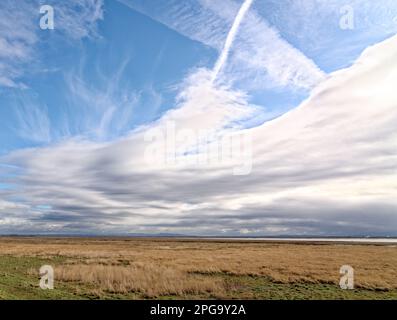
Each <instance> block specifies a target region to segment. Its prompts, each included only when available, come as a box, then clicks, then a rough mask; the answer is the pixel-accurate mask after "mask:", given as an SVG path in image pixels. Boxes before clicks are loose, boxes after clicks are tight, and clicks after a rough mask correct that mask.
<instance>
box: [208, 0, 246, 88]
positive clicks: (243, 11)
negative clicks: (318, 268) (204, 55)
mask: <svg viewBox="0 0 397 320" xmlns="http://www.w3.org/2000/svg"><path fill="white" fill-rule="evenodd" d="M253 2H254V0H245V2H244V3H243V5H242V6H241V8H240V10H239V12H238V13H237V16H236V18H235V19H234V22H233V26H232V28H231V29H230V31H229V34H228V35H227V38H226V42H225V46H224V47H223V50H222V53H221V55H220V56H219V58H218V60H217V62H216V64H215V67H214V70H213V72H212V82H214V81H215V80H216V78H217V77H218V74H219V72H220V71H221V70H222V68H223V66H224V65H225V63H226V61H227V58H228V57H229V53H230V49H231V47H232V45H233V42H234V39H235V38H236V35H237V32H238V28H239V27H240V24H241V22H242V21H243V19H244V16H245V14H246V13H247V12H248V10H249V9H250V7H251V5H252V3H253Z"/></svg>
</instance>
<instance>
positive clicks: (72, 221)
mask: <svg viewBox="0 0 397 320" xmlns="http://www.w3.org/2000/svg"><path fill="white" fill-rule="evenodd" d="M396 54H397V37H393V38H391V39H389V40H387V41H385V42H383V43H380V44H378V45H376V46H374V47H372V48H369V49H367V50H366V51H365V52H364V53H363V55H362V57H361V58H360V59H359V60H358V61H357V62H356V63H355V64H354V65H353V66H352V67H351V68H349V69H346V70H341V71H338V72H336V73H334V74H332V75H330V78H329V79H328V80H326V81H325V82H324V83H323V84H322V85H321V86H319V87H318V88H316V89H315V90H314V92H313V93H312V95H311V97H310V98H309V99H308V100H307V101H305V102H304V103H303V104H302V105H301V106H299V107H298V108H297V109H295V110H293V111H291V112H289V113H287V114H285V115H284V116H282V117H280V118H278V119H276V120H273V121H270V122H267V123H265V124H264V125H262V126H259V127H256V128H253V129H250V130H249V131H250V132H251V134H252V137H253V170H252V173H251V174H250V175H247V176H234V175H233V172H232V170H231V168H230V166H225V165H222V164H219V163H218V164H217V163H215V164H197V163H195V164H192V165H187V166H182V167H181V166H174V167H173V166H166V165H163V164H162V163H157V164H156V163H151V164H148V163H147V162H145V159H144V155H145V150H146V148H147V146H148V144H147V142H146V143H145V141H144V135H145V133H146V132H147V130H151V129H153V128H156V127H157V128H162V127H163V126H164V124H165V123H166V122H167V121H170V120H175V121H176V123H177V124H178V123H179V124H180V125H181V126H184V125H186V126H188V127H190V126H193V128H197V129H199V128H201V127H202V126H204V127H206V126H208V127H209V128H213V129H216V130H218V131H219V132H222V131H223V130H226V129H225V128H227V124H228V123H230V122H232V123H234V122H236V121H237V120H239V119H247V118H248V119H249V117H250V116H252V115H255V108H254V109H252V106H250V105H249V104H248V103H247V102H245V99H244V95H242V94H241V93H238V92H233V91H230V90H228V89H226V88H214V87H211V86H209V85H208V82H207V81H206V79H208V75H207V74H206V73H205V72H204V71H200V72H198V73H197V74H195V75H193V76H192V77H191V78H190V79H191V81H190V82H189V81H188V82H187V85H186V86H185V87H184V91H183V92H184V94H183V95H182V100H181V103H180V105H179V107H178V109H176V110H172V111H170V112H168V113H167V114H166V115H165V116H164V118H162V119H161V120H159V121H158V122H156V123H154V124H152V125H151V126H147V127H143V128H140V129H138V130H135V131H134V132H132V133H131V134H130V135H128V136H127V137H124V138H123V139H120V140H119V141H116V142H113V143H92V142H84V141H78V140H74V141H69V142H65V143H64V144H60V145H58V146H53V147H48V148H41V149H32V150H23V151H18V152H15V153H12V154H10V155H8V156H7V157H3V159H2V162H6V163H10V164H13V165H14V166H17V167H18V168H20V171H19V173H18V174H17V175H16V176H15V178H13V179H12V180H13V181H11V182H12V183H14V184H17V185H18V188H17V189H15V190H6V191H0V194H2V198H4V199H6V201H10V199H9V198H10V197H11V195H12V196H13V197H16V196H17V197H18V198H19V199H23V200H20V201H19V204H23V205H27V206H29V207H30V209H29V212H30V211H32V212H33V216H34V219H33V218H30V217H29V212H27V211H25V212H26V215H25V217H26V220H27V221H29V224H28V227H26V228H27V229H29V230H46V227H47V226H50V225H51V226H53V225H54V224H56V225H57V226H58V229H51V230H53V231H54V230H55V231H57V232H83V233H87V232H90V231H93V232H101V231H106V232H115V231H117V232H147V231H159V230H168V231H172V232H182V233H192V234H200V233H201V234H213V233H221V232H222V230H223V231H225V230H226V232H227V234H239V233H240V231H241V230H243V231H244V232H247V231H248V232H252V233H251V234H260V233H265V234H274V233H280V232H281V233H289V234H337V235H346V234H350V235H357V234H360V235H363V234H367V233H370V234H373V235H387V234H394V235H396V234H395V230H396V229H397V215H396V212H397V200H396V199H397V194H396V190H397V184H396V181H397V176H396V168H397V148H396V147H397V134H396V130H395V128H396V123H397V105H396V101H397V96H396V91H395V88H394V87H395V85H394V84H395V83H396V82H397V65H396V64H395V56H396ZM202 72H204V73H202ZM203 79H204V80H203ZM197 81H199V82H198V83H197ZM229 130H232V131H235V132H240V128H239V127H238V126H236V127H232V129H227V130H226V131H229ZM196 156H199V155H196ZM188 157H195V155H192V154H190V155H188ZM2 170H3V171H4V170H5V169H4V168H3V169H2ZM7 170H10V169H7ZM40 205H45V206H50V207H51V209H49V210H44V211H43V210H42V211H40V210H38V209H37V206H40ZM2 211H3V213H2V214H3V216H5V217H7V215H10V210H6V211H4V210H2ZM11 212H12V210H11ZM1 228H3V227H0V229H1ZM1 230H5V229H4V228H3V229H1Z"/></svg>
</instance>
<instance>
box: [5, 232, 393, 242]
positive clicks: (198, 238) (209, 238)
mask: <svg viewBox="0 0 397 320" xmlns="http://www.w3.org/2000/svg"><path fill="white" fill-rule="evenodd" d="M7 238H14V239H15V238H58V239H62V238H64V239H73V238H74V239H109V240H111V239H114V240H123V239H126V240H154V241H156V240H157V241H161V240H165V241H166V240H175V241H178V240H179V241H220V242H227V241H230V242H273V243H274V242H277V243H350V244H396V245H397V237H335V236H330V237H314V236H311V237H298V236H285V237H218V236H184V235H66V234H64V235H62V234H51V235H42V234H36V235H34V234H33V235H0V240H1V239H7Z"/></svg>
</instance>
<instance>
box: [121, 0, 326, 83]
mask: <svg viewBox="0 0 397 320" xmlns="http://www.w3.org/2000/svg"><path fill="white" fill-rule="evenodd" d="M119 1H120V2H122V3H124V4H125V5H127V6H129V7H131V8H132V9H134V10H137V11H139V12H141V13H143V14H145V15H148V16H150V17H151V18H153V19H155V20H157V21H159V22H160V23H163V24H164V25H166V26H167V27H169V28H171V29H173V30H175V31H177V32H179V33H181V34H182V35H184V36H186V37H188V38H190V39H192V40H195V41H199V42H201V43H203V44H205V45H207V46H210V47H212V48H214V49H216V50H218V51H219V52H220V51H221V50H222V48H223V46H224V42H225V37H226V35H227V34H228V32H229V30H230V27H231V26H232V24H233V21H234V19H235V17H236V15H237V12H238V10H239V8H240V4H239V3H237V2H235V1H232V0H226V1H210V0H199V1H193V0H189V1H177V0H172V1H167V3H158V1H148V0H137V1H131V0H119ZM224 72H225V73H226V75H225V77H223V80H224V81H229V82H230V81H231V80H234V81H237V80H238V81H239V82H240V83H245V85H246V86H255V87H256V88H272V87H275V86H276V87H280V86H281V87H284V86H291V87H293V88H298V89H304V90H307V89H310V88H312V87H313V86H315V85H317V84H318V83H319V82H321V81H322V80H323V79H324V77H325V75H324V73H323V72H322V71H321V70H320V69H319V68H318V67H317V66H316V64H315V63H314V62H313V61H312V60H310V59H309V58H307V57H306V56H305V55H304V54H302V52H300V51H299V50H297V49H296V48H294V47H293V46H292V45H290V44H289V43H287V42H286V41H285V40H283V39H282V38H281V37H280V35H279V33H278V31H277V30H275V29H274V28H272V27H270V26H269V24H268V23H267V22H266V21H265V20H264V19H263V18H262V17H261V16H259V15H258V14H257V13H256V12H255V10H253V9H252V10H250V12H249V13H247V16H246V18H245V19H244V22H243V23H242V25H241V28H240V30H239V34H238V36H237V38H236V41H235V42H234V45H233V48H232V50H231V56H230V61H229V66H228V68H226V70H224Z"/></svg>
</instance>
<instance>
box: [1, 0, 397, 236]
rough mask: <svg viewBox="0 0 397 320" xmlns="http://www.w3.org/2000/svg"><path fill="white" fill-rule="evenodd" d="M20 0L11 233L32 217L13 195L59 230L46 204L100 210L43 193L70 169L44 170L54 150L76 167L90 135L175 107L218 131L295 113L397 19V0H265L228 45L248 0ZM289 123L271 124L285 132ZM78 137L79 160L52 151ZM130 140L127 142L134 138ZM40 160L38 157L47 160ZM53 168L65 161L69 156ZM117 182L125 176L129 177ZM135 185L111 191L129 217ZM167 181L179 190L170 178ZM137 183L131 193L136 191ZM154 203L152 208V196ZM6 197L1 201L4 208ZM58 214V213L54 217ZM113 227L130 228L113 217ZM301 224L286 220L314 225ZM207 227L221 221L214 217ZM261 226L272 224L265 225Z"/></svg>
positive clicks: (14, 33)
mask: <svg viewBox="0 0 397 320" xmlns="http://www.w3.org/2000/svg"><path fill="white" fill-rule="evenodd" d="M17 2H18V4H16V1H12V0H5V1H2V2H1V4H0V15H1V16H2V22H1V23H0V156H1V157H2V159H0V160H2V161H1V163H2V164H1V168H2V169H1V168H0V176H1V177H2V178H3V180H4V181H3V182H0V199H2V200H3V201H4V203H6V204H7V205H5V204H4V206H3V207H4V208H6V209H4V212H5V213H4V214H5V217H4V221H5V222H4V223H3V225H4V226H5V227H4V228H5V230H6V231H7V232H8V231H10V230H11V231H13V230H14V229H15V228H16V229H18V230H19V227H16V226H15V224H12V223H11V224H8V222H7V221H9V220H7V219H11V220H10V221H13V220H12V219H14V218H8V217H7V215H8V214H10V215H11V216H12V215H13V214H14V213H12V214H11V213H9V212H10V211H9V209H7V208H9V207H10V206H11V207H17V208H19V207H21V208H22V209H18V210H21V212H23V213H18V214H17V213H15V215H16V216H18V218H15V219H17V220H15V221H19V220H18V219H22V220H23V219H28V221H29V225H31V227H29V228H31V230H39V231H40V232H49V229H50V227H43V230H41V229H40V228H39V227H37V226H36V224H35V221H36V220H35V219H40V217H44V218H43V221H46V223H49V222H48V221H52V220H57V221H58V220H59V221H61V222H59V225H57V226H58V227H60V226H61V225H62V226H64V225H65V224H67V222H70V216H75V217H77V216H78V217H79V218H76V223H77V222H78V221H80V220H79V219H82V220H85V219H88V220H87V221H91V220H90V218H89V217H90V214H91V211H90V213H89V214H88V213H87V215H84V212H86V211H87V210H86V209H84V208H82V207H80V204H77V203H80V202H81V201H80V200H78V199H76V198H75V196H72V195H68V196H67V197H70V199H69V201H68V203H69V204H70V203H71V202H76V204H75V205H73V206H72V205H71V207H70V208H66V207H65V206H64V205H60V204H59V203H58V200H59V199H58V200H55V199H54V200H53V201H52V200H51V199H52V195H50V196H49V198H48V200H47V201H43V200H42V199H43V198H45V196H44V195H45V194H46V195H48V193H51V192H49V190H50V189H51V188H52V187H53V186H54V185H53V184H54V182H55V180H57V178H56V177H55V176H54V177H51V176H50V175H47V173H45V172H44V171H45V170H46V167H45V166H44V163H47V161H54V162H55V163H57V161H60V162H59V163H60V164H61V165H63V166H65V167H67V169H69V166H70V168H74V167H73V164H72V163H74V161H78V159H79V156H80V155H79V153H78V152H79V150H84V149H85V147H84V146H86V149H87V150H98V149H101V148H111V149H112V148H116V147H115V146H117V145H120V144H122V143H124V141H126V140H128V139H132V140H134V139H137V138H136V137H135V136H134V132H137V130H138V131H139V130H142V128H148V127H152V126H156V125H157V124H158V123H161V121H163V119H177V121H181V122H183V123H184V126H186V127H191V124H194V125H198V124H197V123H196V122H198V121H202V123H203V124H202V125H200V128H202V127H209V128H210V129H211V130H212V129H214V130H218V129H222V130H223V129H225V128H235V126H238V129H239V130H244V129H254V130H255V129H258V128H260V127H261V126H263V125H265V124H266V123H270V125H271V126H272V125H273V123H274V119H276V118H278V117H280V116H282V115H287V116H288V115H289V114H290V111H292V110H294V109H295V108H297V107H299V106H300V105H301V104H302V103H303V102H304V101H306V99H308V98H309V100H310V99H314V100H315V99H316V97H314V98H313V96H315V95H316V94H317V93H318V92H317V91H318V89H317V88H318V87H319V86H320V87H321V85H322V84H323V83H324V82H327V81H332V79H333V78H334V73H335V72H338V71H339V72H343V70H344V69H350V68H352V66H354V64H355V62H356V60H357V59H358V58H359V57H360V56H361V55H362V53H363V52H364V51H365V50H366V49H367V48H370V47H371V46H373V45H375V44H379V43H381V42H382V41H385V40H386V39H389V38H391V37H393V36H394V35H395V34H396V32H397V4H396V2H395V1H393V0H382V1H376V2H374V1H364V0H343V1H342V0H332V1H320V0H304V1H303V0H294V1H293V0H284V1H279V0H254V1H253V2H252V4H250V6H249V9H248V11H247V12H246V13H245V14H244V16H243V19H242V21H241V24H239V25H238V28H237V29H236V31H237V32H236V34H234V35H233V41H232V43H231V44H232V45H231V46H230V48H228V49H227V50H225V48H224V46H225V42H226V39H227V37H228V34H229V36H230V30H231V29H232V26H233V23H235V22H236V16H237V14H238V12H239V10H241V6H242V4H243V1H237V0H216V1H215V0H212V1H210V0H186V1H179V0H167V1H166V0H162V1H159V0H103V1H102V0H72V1H67V2H64V1H57V0H46V1H44V0H40V1H39V0H34V1H25V0H18V1H17ZM43 4H49V5H51V6H52V7H53V8H54V12H55V16H54V17H55V29H54V30H41V29H40V26H39V21H40V18H41V16H42V15H41V14H40V12H39V9H40V6H41V5H43ZM346 10H347V11H346ZM350 10H351V11H350ZM348 13H349V14H352V15H351V16H349V18H352V19H353V22H352V23H353V25H352V26H353V27H352V29H343V28H341V26H340V23H341V19H344V17H346V14H348ZM226 51H227V52H226ZM225 53H227V59H226V60H225V61H224V63H223V65H222V68H221V70H220V73H219V75H218V76H217V77H216V81H215V83H207V82H206V81H207V80H206V77H207V74H208V73H210V72H211V70H213V68H214V66H215V64H216V63H217V61H219V59H220V57H221V56H222V54H225ZM341 70H342V71H341ZM330 78H331V80H328V79H330ZM203 79H204V80H203ZM203 83H204V84H203ZM316 90H317V91H316ZM324 90H325V89H324ZM363 90H365V89H364V85H363ZM225 101H226V102H225ZM207 103H208V104H209V105H211V104H212V103H215V104H216V103H219V105H220V106H219V111H218V109H216V111H214V113H213V114H212V112H211V109H210V108H209V109H207V108H205V105H206V104H207ZM229 103H231V104H232V106H231V107H230V106H229V105H228V104H229ZM309 103H310V102H309ZM202 105H203V106H202ZM196 106H197V107H196ZM196 113H197V114H205V115H206V116H208V118H203V119H202V120H198V119H201V118H195V119H193V118H192V115H193V114H196ZM210 114H212V116H211V117H210ZM225 119H228V121H229V123H228V124H225ZM282 119H283V118H282ZM324 121H327V120H324ZM329 121H331V120H329ZM217 126H219V128H218V129H217ZM277 132H278V131H273V132H272V133H270V135H273V134H274V135H280V133H277ZM62 148H65V149H62ZM68 148H71V149H72V150H73V151H71V152H73V153H74V154H75V158H74V159H70V160H68V161H70V163H69V162H68V161H67V160H64V161H62V159H61V158H59V156H58V155H57V156H55V155H54V156H50V155H48V154H50V153H51V152H52V151H53V150H58V151H59V150H63V151H62V152H65V150H68ZM74 148H75V149H74ZM128 148H130V149H133V150H138V149H139V148H140V147H139V146H137V144H136V143H134V142H133V141H131V142H130V144H129V147H128ZM115 150H119V149H117V148H116V149H115ZM85 151H86V150H84V152H85ZM29 152H33V154H34V155H37V156H38V157H39V158H40V159H41V157H45V156H46V155H48V157H49V158H48V159H47V158H45V159H41V160H40V159H36V160H35V162H34V163H26V161H27V159H28V158H29V159H30V158H31V157H32V155H31V154H28V153H29ZM54 152H55V151H54ZM62 152H61V153H62ZM109 152H111V151H109ZM117 152H119V153H124V150H123V151H120V150H119V151H117ZM131 152H132V151H131ZM134 152H136V151H134ZM275 154H277V152H275ZM21 155H22V158H23V159H22V158H20V157H21ZM81 156H82V155H81ZM102 156H103V157H104V158H102ZM280 156H281V155H280ZM82 157H83V156H82ZM87 157H89V158H90V159H91V160H90V161H89V162H90V165H92V166H94V167H95V169H94V168H91V169H92V170H93V171H97V172H98V174H101V173H104V174H105V173H106V170H107V169H108V167H107V165H109V166H110V164H108V162H110V161H111V160H109V157H111V154H107V155H106V156H104V155H98V154H97V155H90V156H88V155H87ZM134 157H135V156H132V155H131V156H126V158H125V159H123V160H120V161H119V162H117V161H116V160H115V161H116V162H117V163H115V164H112V166H117V167H118V168H119V167H120V166H123V165H126V163H129V164H130V165H131V166H134V164H135V163H139V161H136V162H134V161H135V160H136V159H135V158H134ZM132 159H135V160H134V161H133V160H132ZM32 161H33V160H32ZM40 161H42V162H41V163H40V164H38V162H40ZM106 161H107V162H106ZM105 162H106V163H105ZM254 162H255V159H254ZM103 163H105V164H103ZM35 165H38V167H37V168H33V167H34V166H35ZM10 168H12V170H11V169H10ZM39 168H42V169H40V170H42V171H41V174H42V175H45V176H46V179H48V181H47V182H46V183H47V184H48V185H43V187H42V188H43V189H42V190H41V191H40V192H42V194H41V196H40V197H37V198H35V194H36V192H38V191H37V190H33V189H32V190H30V189H29V186H28V185H29V184H30V183H33V182H32V181H35V179H36V178H37V177H36V178H33V177H32V176H29V174H33V173H36V172H37V170H39ZM43 170H44V171H43ZM53 170H55V171H56V169H55V168H53ZM148 170H149V169H148ZM66 171H67V170H66ZM32 172H33V173H32ZM49 172H52V171H51V170H49ZM75 174H76V173H75V172H72V173H70V176H64V177H63V178H64V179H65V180H67V181H69V180H70V181H71V180H73V179H74V178H75V176H74V175H75ZM105 175H106V174H105ZM115 176H117V177H118V179H121V180H123V179H126V180H128V178H127V177H128V176H129V175H128V174H127V173H126V172H124V173H118V174H117V175H115ZM10 177H11V178H10ZM15 177H16V178H15ZM39 180H40V179H39ZM291 180H294V178H291ZM98 183H99V182H98ZM113 183H116V184H117V183H118V182H117V180H115V181H113ZM241 183H243V182H241ZM246 183H248V184H249V183H250V182H246ZM197 184H199V182H197ZM127 185H128V187H127V186H126V190H118V191H114V190H113V191H112V192H110V191H109V194H107V195H106V196H105V197H106V199H107V200H106V201H107V202H109V203H110V202H113V201H119V203H118V204H117V205H116V204H114V206H115V207H118V206H121V207H122V208H123V209H119V211H117V210H116V209H115V210H110V209H109V208H108V209H109V210H110V211H112V214H114V219H115V221H118V220H120V219H121V220H122V218H121V217H124V216H128V212H129V210H132V209H131V205H130V204H129V203H127V202H124V200H121V199H118V198H120V197H122V195H123V194H125V193H126V192H127V190H130V189H129V188H130V186H129V184H128V183H127ZM69 187H70V188H71V190H73V192H77V193H78V190H80V189H81V188H83V189H84V190H85V191H87V190H88V189H90V188H91V187H88V186H87V189H85V188H84V184H81V182H79V183H77V185H76V186H75V187H73V186H69ZM59 188H61V187H59ZM352 188H353V187H352ZM160 189H161V188H160ZM353 189H354V188H353ZM354 190H355V189H354ZM58 191H59V190H58ZM91 191H92V190H90V192H91ZM92 192H94V191H92ZM128 192H130V191H128ZM153 192H156V191H153ZM161 192H165V191H164V190H163V189H161ZM280 192H281V191H280ZM357 192H358V191H357ZM357 192H356V191H354V192H352V193H357ZM360 192H361V191H360ZM362 192H364V191H362ZM94 193H97V194H101V196H102V195H103V196H104V194H105V193H106V192H105V191H104V190H95V192H94ZM215 193H216V192H215ZM51 194H52V193H51ZM134 196H136V195H135V194H134V195H131V197H132V198H133V197H134ZM213 196H216V195H215V194H214V195H213ZM65 197H66V196H65ZM113 197H114V198H113ZM170 197H171V196H169V197H166V199H168V200H167V201H170V203H169V206H170V210H174V209H175V207H174V206H177V207H178V205H177V204H179V205H180V206H182V207H183V206H184V205H186V206H187V207H189V206H193V207H194V206H195V205H197V206H198V207H199V204H197V203H196V204H193V203H188V204H186V203H185V204H184V205H183V204H181V203H183V202H184V201H183V199H173V200H172V201H171V200H170ZM181 197H182V195H181ZM116 198H117V199H118V200H117V199H116ZM171 198H172V197H171ZM87 201H88V200H87ZM159 201H160V200H159ZM164 201H165V202H167V201H166V200H165V199H162V200H161V201H160V202H161V203H162V204H161V205H160V204H159V203H157V204H156V205H157V206H163V205H164V206H165V207H167V205H165V204H164V203H163V202H164ZM200 201H201V202H202V203H206V202H205V201H204V199H201V200H197V202H200ZM149 202H150V201H149ZM144 203H145V202H144ZM171 203H172V205H171ZM11 204H12V205H11ZM141 205H142V206H143V207H145V206H149V203H146V204H141ZM350 205H351V203H349V205H348V207H349V208H351V207H350ZM214 206H215V207H217V206H216V205H215V204H212V205H211V208H215V207H214ZM371 206H372V204H371ZM1 208H2V205H1V203H0V211H1V210H2V209H1ZM76 208H80V209H79V210H77V209H76ZM172 208H174V209H172ZM178 208H179V209H180V210H181V207H178ZM108 209H106V210H108ZM217 209H219V208H217ZM13 210H14V209H13ZM13 210H11V211H13ZM18 210H16V211H18ZM75 210H77V211H79V212H75ZM97 210H98V211H99V212H101V213H98V214H99V215H101V214H105V213H104V212H105V211H106V210H105V209H101V208H100V207H98V208H97ZM162 210H163V209H162ZM206 210H210V209H208V208H207V209H206ZM214 210H215V209H214ZM247 210H248V209H247ZM247 210H245V211H247ZM343 210H345V209H343ZM343 210H342V209H341V211H343ZM346 210H347V209H346ZM349 210H350V209H349ZM114 211H115V212H114ZM132 211H134V210H132ZM187 211H189V210H187ZM193 211H194V210H193ZM193 211H191V210H190V211H189V212H193ZM242 211H244V210H243V209H242ZM248 211H249V210H248ZM13 212H14V211H13ZM18 212H19V211H18ZM139 214H141V213H139ZM142 214H143V213H142ZM157 214H158V215H161V213H157ZM131 215H132V216H133V215H134V214H132V213H131ZM148 215H149V216H150V214H148ZM165 215H166V214H165ZM20 216H23V218H21V217H20ZM47 216H50V217H52V218H51V219H52V220H51V219H50V218H49V219H47V218H45V217H47ZM31 217H35V218H31ZM55 217H58V218H57V219H55ZM62 217H64V219H62ZM66 217H67V218H66ZM84 217H86V218H84ZM181 219H182V218H181ZM22 220H21V221H22ZM62 220H63V222H62ZM99 220H100V219H99ZM105 220H106V219H105V218H103V226H109V225H113V222H109V221H108V220H106V221H105ZM138 220H139V219H138ZM160 220H161V221H162V219H160ZM171 220H172V219H171ZM182 220H183V219H182ZM309 220H310V219H309ZM156 221H157V220H156ZM172 221H174V220H172ZM90 223H91V222H87V230H88V231H89V232H91V231H92V232H97V231H98V230H99V229H101V230H102V227H101V228H99V229H98V227H97V226H91V225H90ZM162 223H163V222H161V223H160V222H158V223H157V222H156V223H155V224H154V225H156V226H158V227H159V228H160V229H159V230H161V231H163V230H167V231H170V232H173V231H175V232H187V233H191V232H192V231H191V230H190V229H183V228H182V229H180V228H178V227H177V225H178V223H174V226H176V229H175V230H174V229H167V228H168V227H164V225H167V226H168V223H164V225H163V224H162ZM49 224H50V223H49ZM71 224H72V223H71ZM146 224H147V223H146V222H142V223H137V222H134V223H133V225H134V226H135V227H136V228H132V229H131V230H132V231H134V232H139V231H142V232H143V231H144V232H148V231H150V232H151V231H153V230H154V231H156V230H157V231H158V229H156V228H157V227H156V228H155V227H152V228H150V227H147V228H146V227H142V228H143V229H139V227H140V226H145V225H146ZM43 225H45V224H43ZM160 225H161V226H160ZM58 227H54V228H55V229H54V230H58V229H56V228H58ZM13 228H14V229H13ZM74 228H75V226H73V225H71V226H70V230H71V232H75V229H74ZM164 228H165V229H164ZM29 230H30V229H29ZM51 230H52V229H51ZM104 230H111V231H114V230H116V231H117V230H121V229H118V227H114V230H113V229H112V228H110V229H107V228H105V227H104ZM129 230H130V229H129ZM230 230H232V231H230V233H231V234H234V233H235V232H238V231H235V230H251V229H250V228H248V227H241V228H237V229H233V228H231V229H230ZM233 230H234V231H233ZM269 230H270V229H269ZM274 230H275V231H274V232H275V233H277V232H279V233H280V232H281V233H283V232H284V231H285V230H287V229H285V230H284V229H283V228H282V227H279V229H277V228H275V229H274ZM277 230H278V231H277ZM291 230H292V229H291ZM291 230H289V231H288V230H287V231H285V232H286V233H288V232H289V233H299V232H301V231H299V230H298V229H296V230H292V231H291ZM308 230H309V231H307V232H313V233H316V232H320V231H319V230H317V229H316V230H314V229H313V230H312V231H310V230H311V229H310V228H309V229H308ZM327 230H328V229H327ZM363 230H365V231H368V227H366V228H364V227H363V228H361V229H359V231H357V232H364V231H363ZM88 231H87V232H88ZM121 231H122V232H127V231H126V230H124V229H123V230H121ZM121 231H120V232H121ZM198 232H199V231H198ZM200 232H202V233H205V232H209V233H218V232H220V231H219V230H212V231H211V230H207V229H205V231H200ZM226 232H229V231H226ZM258 232H259V231H258ZM269 232H270V233H271V231H269ZM269 232H268V233H269ZM305 232H306V231H305ZM330 232H331V231H330ZM332 232H336V231H335V230H333V231H332ZM259 233H261V234H262V233H266V232H265V231H263V230H262V231H260V232H259Z"/></svg>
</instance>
